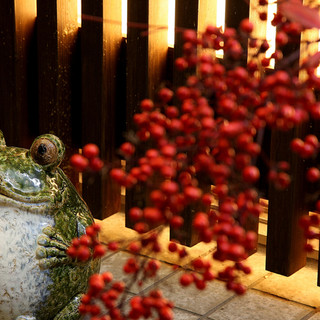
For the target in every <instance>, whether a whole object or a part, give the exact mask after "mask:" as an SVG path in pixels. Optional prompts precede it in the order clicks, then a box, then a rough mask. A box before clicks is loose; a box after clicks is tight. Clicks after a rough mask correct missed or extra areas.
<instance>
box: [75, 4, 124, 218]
mask: <svg viewBox="0 0 320 320" xmlns="http://www.w3.org/2000/svg"><path fill="white" fill-rule="evenodd" d="M82 15H83V19H82V30H81V54H82V145H85V144H86V143H96V144H97V145H98V146H99V147H100V150H101V157H102V159H103V160H104V161H105V162H106V164H107V166H110V164H111V163H112V162H114V161H115V149H116V142H115V140H116V133H117V134H118V135H121V134H122V132H119V131H120V130H118V131H117V129H118V128H119V127H121V128H123V126H124V125H122V124H121V123H116V109H119V108H123V106H121V105H119V104H118V102H119V101H118V91H117V90H120V94H121V91H122V95H123V94H124V92H125V85H123V82H124V81H123V82H122V88H117V86H116V85H117V84H119V83H120V82H119V79H118V77H119V75H118V74H117V71H118V60H119V53H120V46H121V40H122V35H121V1H118V0H83V1H82ZM122 121H123V122H125V120H124V119H123V120H122ZM83 197H84V199H85V200H86V202H87V203H88V204H89V207H90V208H91V210H92V211H93V213H94V216H95V217H96V218H100V219H103V218H106V217H108V216H110V215H111V214H113V213H115V212H118V211H119V210H120V188H119V187H118V186H117V185H116V184H115V183H112V181H111V180H110V178H109V174H108V172H104V173H102V174H96V175H95V176H93V175H92V174H89V175H84V180H83Z"/></svg>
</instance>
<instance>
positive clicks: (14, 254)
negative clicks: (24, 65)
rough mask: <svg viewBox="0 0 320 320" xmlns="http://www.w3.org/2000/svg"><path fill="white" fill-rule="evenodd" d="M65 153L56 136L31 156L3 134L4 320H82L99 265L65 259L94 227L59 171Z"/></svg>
mask: <svg viewBox="0 0 320 320" xmlns="http://www.w3.org/2000/svg"><path fill="white" fill-rule="evenodd" d="M64 150H65V148H64V145H63V143H62V142H61V141H60V139H59V138H57V137H56V136H54V135H51V134H45V135H42V136H40V137H38V138H36V139H35V141H34V142H33V144H32V146H31V148H30V150H26V149H22V148H16V147H7V146H6V144H5V139H4V137H3V134H2V132H1V131H0V236H1V241H0V319H1V320H14V319H16V320H22V319H25V320H62V319H63V320H75V319H79V318H80V314H79V311H78V307H79V303H80V300H81V295H82V294H83V293H85V292H86V290H87V284H88V279H89V277H90V276H91V275H92V274H94V273H97V272H99V269H100V261H99V260H98V259H94V260H93V259H91V260H89V261H88V262H86V263H83V262H82V263H80V262H77V261H74V260H72V259H71V258H69V257H68V256H67V254H66V249H67V248H68V247H69V245H70V242H71V240H72V239H73V238H76V237H80V236H81V235H82V234H84V233H85V229H86V227H87V226H89V225H91V224H92V223H93V222H94V220H93V217H92V215H91V213H90V211H89V209H88V207H87V205H86V204H85V202H84V201H83V200H82V199H81V197H80V196H79V194H78V193H77V191H76V190H75V188H74V186H73V185H72V183H71V182H70V181H69V179H68V178H67V177H66V175H65V174H64V173H63V171H62V170H61V169H60V168H59V167H58V166H59V164H60V162H61V161H62V159H63V157H64Z"/></svg>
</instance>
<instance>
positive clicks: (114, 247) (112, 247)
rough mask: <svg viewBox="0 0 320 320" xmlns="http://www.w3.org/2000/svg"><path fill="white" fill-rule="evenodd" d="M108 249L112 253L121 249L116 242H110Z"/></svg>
mask: <svg viewBox="0 0 320 320" xmlns="http://www.w3.org/2000/svg"><path fill="white" fill-rule="evenodd" d="M108 249H109V250H111V251H117V250H118V249H119V243H118V242H116V241H111V242H109V244H108Z"/></svg>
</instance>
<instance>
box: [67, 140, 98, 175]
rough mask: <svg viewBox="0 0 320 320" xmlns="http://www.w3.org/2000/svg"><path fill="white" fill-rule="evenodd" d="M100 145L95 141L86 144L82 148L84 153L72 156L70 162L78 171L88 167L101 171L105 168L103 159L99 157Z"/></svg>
mask: <svg viewBox="0 0 320 320" xmlns="http://www.w3.org/2000/svg"><path fill="white" fill-rule="evenodd" d="M99 153H100V150H99V147H98V146H97V145H95V144H93V143H88V144H86V145H85V146H84V147H83V149H82V154H74V155H72V156H71V158H70V164H71V166H72V167H73V168H75V169H76V170H77V171H79V172H82V171H85V170H86V169H91V170H93V171H100V170H101V169H102V168H103V161H102V160H101V159H100V158H99Z"/></svg>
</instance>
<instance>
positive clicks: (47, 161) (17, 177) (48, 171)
mask: <svg viewBox="0 0 320 320" xmlns="http://www.w3.org/2000/svg"><path fill="white" fill-rule="evenodd" d="M64 151H65V148H64V145H63V143H62V142H61V140H60V139H59V138H57V137H56V136H54V135H51V134H45V135H42V136H40V137H38V138H36V139H35V140H34V142H33V143H32V145H31V148H30V150H27V149H22V148H16V147H7V146H6V144H5V140H4V137H3V134H2V132H1V131H0V196H1V197H2V198H6V199H7V200H8V201H9V200H13V201H19V202H24V203H42V202H52V201H53V200H54V198H55V196H56V195H57V194H58V193H59V189H60V188H59V185H58V184H59V179H58V176H59V174H58V172H57V167H58V166H59V164H60V163H61V161H62V159H63V157H64Z"/></svg>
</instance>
